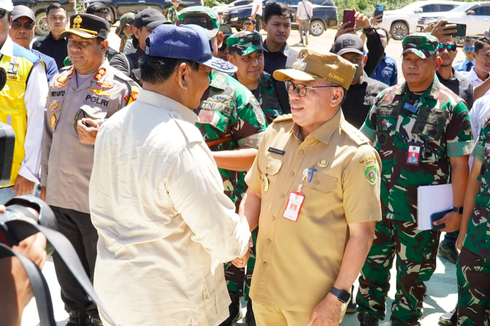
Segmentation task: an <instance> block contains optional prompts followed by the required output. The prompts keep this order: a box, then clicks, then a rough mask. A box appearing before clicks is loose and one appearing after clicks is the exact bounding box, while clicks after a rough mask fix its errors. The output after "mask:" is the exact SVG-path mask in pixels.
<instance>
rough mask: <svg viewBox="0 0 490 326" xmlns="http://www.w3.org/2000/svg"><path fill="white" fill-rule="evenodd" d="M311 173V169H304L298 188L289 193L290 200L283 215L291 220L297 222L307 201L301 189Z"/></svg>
mask: <svg viewBox="0 0 490 326" xmlns="http://www.w3.org/2000/svg"><path fill="white" fill-rule="evenodd" d="M309 174H310V169H304V170H303V178H301V182H300V183H299V186H298V190H297V191H293V192H291V193H290V194H289V200H288V203H287V205H286V209H285V210H284V214H283V215H282V216H283V217H284V218H286V219H288V220H290V221H293V222H296V221H297V220H298V216H299V212H300V211H301V207H303V203H304V201H305V195H304V194H303V193H302V192H301V190H302V189H303V185H304V183H305V181H306V180H307V179H308V176H309Z"/></svg>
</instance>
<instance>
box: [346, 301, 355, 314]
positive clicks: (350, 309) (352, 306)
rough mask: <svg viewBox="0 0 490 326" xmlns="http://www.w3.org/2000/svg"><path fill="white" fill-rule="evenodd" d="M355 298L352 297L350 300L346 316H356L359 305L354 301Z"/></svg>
mask: <svg viewBox="0 0 490 326" xmlns="http://www.w3.org/2000/svg"><path fill="white" fill-rule="evenodd" d="M352 299H353V298H352V297H351V298H350V300H349V303H348V304H347V310H346V311H345V313H346V314H355V313H356V309H357V303H355V302H354V300H352Z"/></svg>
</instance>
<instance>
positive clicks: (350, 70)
mask: <svg viewBox="0 0 490 326" xmlns="http://www.w3.org/2000/svg"><path fill="white" fill-rule="evenodd" d="M356 72H357V66H355V65H353V64H352V63H350V62H349V61H347V60H345V59H344V58H342V57H341V56H339V55H337V54H334V53H331V52H326V51H325V52H323V51H315V50H312V49H303V50H301V51H300V52H299V54H298V58H297V59H296V61H295V62H294V63H293V67H292V68H291V69H278V70H276V71H274V78H275V79H277V80H279V81H286V80H290V79H296V80H301V81H313V80H317V79H326V80H328V81H331V82H332V83H334V84H336V85H339V86H342V87H343V88H345V89H349V87H350V84H351V83H352V80H353V79H354V77H355V75H356Z"/></svg>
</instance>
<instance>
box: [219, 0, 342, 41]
mask: <svg viewBox="0 0 490 326" xmlns="http://www.w3.org/2000/svg"><path fill="white" fill-rule="evenodd" d="M243 1H244V0H238V1H235V2H233V3H231V4H230V5H229V6H228V8H224V6H221V7H219V8H218V13H219V14H220V15H221V17H222V18H221V19H222V21H223V22H224V23H226V24H229V25H230V26H232V27H235V28H236V29H237V30H238V31H240V30H242V29H244V26H243V23H244V21H245V18H247V17H250V16H251V14H252V2H251V1H249V3H248V4H242V3H243ZM267 1H276V2H281V3H284V4H287V5H289V6H290V7H291V8H292V9H293V10H294V11H295V12H296V9H297V7H298V0H266V1H264V3H263V6H264V7H265V5H266V2H267ZM310 1H311V3H312V5H313V17H312V18H311V24H310V33H311V34H312V35H314V36H320V35H322V34H323V32H324V31H325V30H326V29H327V28H328V27H334V26H337V7H336V6H335V5H334V3H333V0H310ZM237 4H239V5H237ZM213 9H215V8H213ZM215 10H216V9H215ZM292 27H293V28H298V24H297V22H296V17H294V18H293V22H292Z"/></svg>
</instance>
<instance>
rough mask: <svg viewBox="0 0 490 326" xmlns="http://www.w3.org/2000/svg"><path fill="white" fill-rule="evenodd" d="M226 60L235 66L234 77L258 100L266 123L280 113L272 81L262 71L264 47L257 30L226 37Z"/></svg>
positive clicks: (269, 122) (270, 121)
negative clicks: (236, 69)
mask: <svg viewBox="0 0 490 326" xmlns="http://www.w3.org/2000/svg"><path fill="white" fill-rule="evenodd" d="M226 43H227V45H228V51H229V53H230V54H228V61H229V62H231V63H232V64H234V65H235V66H237V68H238V71H237V72H236V74H235V76H234V77H235V78H236V79H238V81H239V82H240V83H241V84H242V85H244V86H245V87H247V88H248V89H249V90H250V91H251V92H252V94H254V96H255V98H256V99H257V101H259V104H260V106H261V107H262V110H263V111H264V114H265V118H266V119H267V123H268V124H271V123H272V121H273V120H274V119H275V118H277V117H278V116H280V115H282V109H281V105H280V104H279V99H278V98H277V92H276V90H275V88H274V84H273V82H272V76H271V75H270V74H269V73H267V72H265V71H264V51H266V50H265V49H264V47H263V46H262V36H261V35H260V34H259V33H257V32H247V31H242V32H239V33H236V34H234V35H232V36H230V37H228V38H227V40H226Z"/></svg>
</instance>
